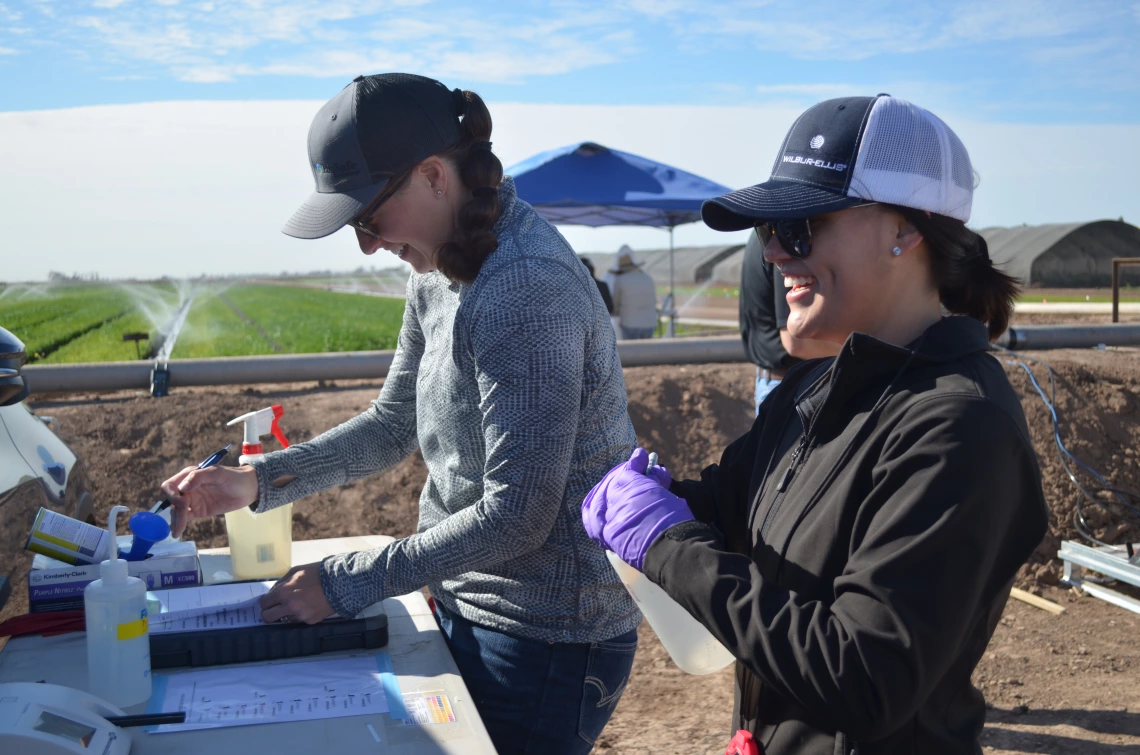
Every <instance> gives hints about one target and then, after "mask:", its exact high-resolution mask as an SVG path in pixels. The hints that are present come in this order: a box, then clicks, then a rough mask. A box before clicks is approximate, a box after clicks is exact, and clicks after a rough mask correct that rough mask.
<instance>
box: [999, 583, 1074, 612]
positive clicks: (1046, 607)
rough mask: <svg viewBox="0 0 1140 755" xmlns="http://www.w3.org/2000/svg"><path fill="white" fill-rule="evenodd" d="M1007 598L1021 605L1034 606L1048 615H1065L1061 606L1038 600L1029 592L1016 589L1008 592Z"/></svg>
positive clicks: (1049, 601) (1043, 599)
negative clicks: (1014, 599)
mask: <svg viewBox="0 0 1140 755" xmlns="http://www.w3.org/2000/svg"><path fill="white" fill-rule="evenodd" d="M1009 597H1011V598H1017V599H1018V600H1020V601H1021V602H1023V603H1028V604H1029V605H1031V606H1034V607H1036V608H1040V609H1041V610H1042V611H1048V612H1049V613H1053V614H1058V615H1059V614H1062V613H1065V607H1064V606H1062V605H1060V604H1058V603H1054V602H1053V601H1051V600H1045V598H1040V597H1038V596H1036V595H1034V594H1033V593H1031V592H1026V591H1025V590H1019V589H1018V588H1016V587H1015V588H1013V589H1012V590H1010V591H1009Z"/></svg>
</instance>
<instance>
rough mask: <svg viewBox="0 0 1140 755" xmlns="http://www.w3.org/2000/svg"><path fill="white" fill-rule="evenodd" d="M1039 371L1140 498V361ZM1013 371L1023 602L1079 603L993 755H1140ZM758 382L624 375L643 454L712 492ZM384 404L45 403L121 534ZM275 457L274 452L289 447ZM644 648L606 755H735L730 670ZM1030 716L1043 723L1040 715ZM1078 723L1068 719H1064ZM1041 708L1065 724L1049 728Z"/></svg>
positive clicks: (377, 494)
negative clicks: (1024, 471) (182, 482)
mask: <svg viewBox="0 0 1140 755" xmlns="http://www.w3.org/2000/svg"><path fill="white" fill-rule="evenodd" d="M1032 356H1036V357H1039V358H1044V359H1046V360H1048V361H1049V363H1050V364H1051V365H1053V367H1054V368H1055V369H1056V371H1057V374H1058V377H1059V381H1058V386H1057V408H1058V412H1059V415H1060V420H1061V431H1062V434H1063V437H1064V439H1065V442H1066V443H1067V444H1068V446H1069V448H1070V450H1071V451H1072V452H1073V453H1074V454H1076V455H1077V456H1079V457H1081V458H1082V459H1084V460H1085V461H1086V462H1088V463H1089V464H1090V465H1092V466H1093V467H1094V468H1096V469H1098V470H1099V471H1100V472H1102V473H1103V474H1104V475H1105V476H1106V477H1107V478H1108V479H1109V480H1110V481H1111V482H1112V483H1113V484H1115V485H1118V486H1120V487H1124V488H1132V489H1140V469H1138V468H1137V455H1136V453H1137V452H1136V449H1137V440H1140V422H1138V421H1137V420H1138V419H1140V416H1138V413H1140V351H1138V350H1134V349H1109V350H1106V351H1097V350H1094V349H1089V350H1063V351H1053V352H1035V353H1033V354H1032ZM1006 371H1007V373H1008V374H1009V376H1010V379H1011V381H1012V383H1013V385H1014V387H1015V388H1016V389H1017V391H1018V393H1019V394H1020V395H1021V396H1022V405H1023V407H1024V408H1025V413H1026V418H1027V420H1028V423H1029V428H1030V433H1031V435H1032V438H1033V443H1034V447H1035V449H1036V451H1037V454H1038V456H1039V458H1040V460H1041V465H1042V472H1043V478H1044V489H1045V495H1046V498H1047V501H1048V504H1049V507H1050V512H1051V522H1050V531H1049V535H1048V537H1047V538H1046V540H1045V541H1044V542H1043V543H1042V545H1041V547H1039V548H1038V550H1037V553H1036V554H1035V556H1034V558H1033V560H1032V562H1031V564H1029V565H1027V566H1026V567H1025V568H1024V569H1023V570H1022V574H1021V576H1020V579H1019V584H1021V585H1022V586H1023V587H1030V588H1032V589H1034V590H1036V591H1040V590H1042V589H1044V593H1045V595H1046V597H1049V598H1051V599H1053V600H1059V601H1062V602H1064V603H1065V604H1066V605H1067V606H1068V607H1069V611H1070V612H1069V614H1068V615H1066V616H1064V617H1054V616H1051V615H1049V614H1045V613H1044V612H1040V611H1037V609H1033V608H1028V607H1024V606H1022V605H1021V604H1011V605H1010V606H1009V607H1008V608H1007V609H1006V621H1005V622H1004V623H1003V624H1002V626H1001V627H999V631H998V636H997V637H995V640H994V643H992V644H991V648H990V652H989V653H988V655H987V657H986V658H985V659H984V660H983V661H982V664H981V666H980V667H979V669H978V672H977V674H976V681H977V683H978V684H980V685H983V686H984V690H985V693H986V696H987V699H989V700H991V701H993V702H994V703H995V704H996V705H998V706H1001V707H1000V708H998V709H996V710H994V711H993V713H994V719H995V720H994V721H993V722H992V723H991V724H990V726H989V728H987V733H986V738H985V739H984V743H985V744H986V745H987V747H986V750H987V752H1007V751H1014V750H1016V751H1024V750H1023V748H1025V749H1031V750H1032V751H1033V752H1042V753H1069V752H1091V751H1097V752H1099V751H1101V750H1093V749H1088V748H1095V747H1097V746H1098V745H1097V744H1094V742H1096V743H1103V745H1102V746H1104V747H1108V746H1109V745H1110V744H1115V745H1122V746H1125V747H1128V746H1132V747H1135V746H1138V745H1140V723H1138V721H1137V718H1136V716H1135V715H1134V714H1129V713H1127V712H1126V711H1124V712H1118V711H1119V710H1120V706H1129V707H1131V708H1132V709H1133V710H1135V709H1136V708H1137V707H1140V698H1137V696H1136V694H1135V691H1134V688H1135V685H1134V684H1133V683H1132V682H1131V681H1129V679H1130V675H1129V674H1128V673H1126V669H1127V668H1132V667H1134V666H1135V665H1136V664H1137V663H1140V658H1137V656H1136V653H1135V649H1134V645H1130V642H1131V638H1133V637H1134V636H1135V631H1136V629H1137V628H1138V622H1136V621H1135V618H1134V617H1133V618H1128V617H1132V614H1127V613H1125V612H1122V611H1120V610H1119V609H1116V608H1114V607H1112V606H1108V605H1107V604H1103V603H1100V602H1099V601H1095V600H1093V599H1091V598H1077V597H1075V596H1073V595H1071V594H1070V593H1068V592H1062V591H1061V590H1059V589H1057V588H1050V587H1044V588H1042V586H1041V583H1046V584H1047V583H1051V582H1054V581H1055V580H1056V577H1057V576H1058V574H1059V569H1058V568H1057V565H1056V562H1055V561H1053V560H1052V559H1053V555H1054V554H1055V552H1056V548H1057V545H1058V543H1059V542H1060V540H1061V539H1068V538H1073V537H1075V534H1074V531H1073V528H1072V524H1071V521H1072V511H1073V505H1074V501H1075V497H1074V496H1075V489H1074V488H1073V486H1072V485H1071V483H1069V482H1068V480H1067V479H1066V478H1065V477H1064V475H1063V472H1062V471H1061V468H1060V464H1059V462H1058V461H1057V452H1056V449H1055V446H1054V442H1053V435H1052V427H1051V423H1050V421H1049V415H1048V413H1047V410H1046V409H1045V407H1044V405H1043V404H1042V402H1041V400H1040V398H1039V397H1038V396H1037V394H1036V392H1035V391H1034V390H1033V388H1032V386H1031V384H1030V382H1029V378H1028V376H1027V375H1026V374H1025V373H1024V371H1022V370H1021V368H1020V367H1017V366H1014V365H1006ZM754 374H755V373H754V368H753V367H752V366H751V365H745V364H729V365H707V366H687V367H679V366H677V367H669V366H666V367H638V368H631V369H628V370H626V371H625V377H626V385H627V388H628V391H629V396H630V402H629V410H630V416H631V418H632V419H633V423H634V426H635V428H636V429H637V434H638V437H639V438H640V439H641V441H642V443H643V444H645V445H647V446H649V447H651V448H654V449H656V450H658V451H659V452H660V453H661V455H662V461H663V462H664V463H665V464H666V465H667V466H669V468H670V469H671V470H672V471H673V472H674V474H675V475H678V476H680V475H683V476H687V477H692V476H695V475H697V474H698V473H699V472H700V470H701V469H702V468H703V467H704V466H705V465H707V464H709V463H711V462H714V461H716V460H717V459H719V457H720V453H721V451H722V450H723V449H724V447H725V446H726V445H727V444H728V443H729V442H730V441H731V440H733V439H734V438H736V437H738V436H739V435H741V434H742V433H744V432H745V431H746V430H747V429H748V427H749V426H750V424H751V422H752V390H753V388H752V379H753V375H754ZM1036 374H1037V375H1038V379H1039V380H1040V381H1046V380H1047V376H1046V373H1045V371H1044V370H1043V369H1042V368H1037V369H1036ZM1043 384H1044V383H1043ZM378 389H379V383H368V382H353V383H342V384H340V385H331V384H330V385H314V384H312V383H307V384H286V385H279V386H262V387H259V388H257V389H241V388H237V387H220V388H203V389H181V390H176V391H174V392H173V393H172V394H171V395H170V396H169V397H167V398H164V399H152V398H150V397H149V396H147V395H145V394H144V393H142V392H131V391H125V392H118V393H108V394H102V395H94V394H91V395H68V396H58V397H39V398H37V400H35V401H34V402H33V408H34V409H35V410H36V411H37V412H39V413H41V414H48V415H52V416H55V417H56V418H58V420H59V421H60V424H61V427H62V429H61V433H60V434H61V435H62V436H63V437H64V439H65V440H66V441H67V442H68V443H69V444H70V445H71V447H72V448H73V449H74V450H75V451H76V452H77V453H78V454H79V455H80V457H81V458H83V459H84V460H85V461H86V464H87V467H88V470H89V473H90V476H91V479H92V492H93V494H94V496H95V499H96V501H97V504H98V506H97V510H98V515H99V516H100V517H103V518H105V517H106V512H107V511H108V509H109V508H110V506H112V505H114V504H119V503H121V504H125V505H128V506H131V507H132V508H140V507H143V506H148V505H150V504H151V503H153V502H154V500H155V498H156V496H157V493H158V484H159V483H160V482H161V481H162V480H163V479H164V478H165V477H167V476H169V475H170V474H173V473H174V472H176V471H177V470H178V469H180V468H181V467H183V466H186V465H188V464H192V463H196V462H197V461H199V460H200V459H202V458H205V457H206V456H207V455H209V454H210V453H212V452H213V451H215V450H217V449H218V448H220V447H221V446H224V445H225V444H227V443H232V442H239V441H240V435H239V434H238V433H237V432H235V428H229V427H226V426H225V422H226V421H227V420H229V419H230V418H232V417H236V416H238V415H240V414H243V413H245V412H247V411H250V410H252V409H256V408H260V407H264V406H268V405H271V404H282V405H284V407H285V416H284V419H283V420H282V425H283V427H284V429H285V432H286V434H287V435H288V436H289V438H290V440H292V441H293V442H300V441H303V440H307V439H309V438H312V437H314V436H315V435H317V434H318V433H320V432H323V431H324V430H326V429H328V428H330V427H332V426H334V425H336V424H337V423H339V422H342V421H343V420H345V419H348V418H349V417H351V416H354V415H355V414H357V413H359V412H360V411H363V410H364V409H366V408H367V406H368V402H369V401H370V400H371V399H373V398H374V397H375V396H376V393H377V391H378ZM269 447H270V448H275V447H276V446H275V445H274V442H273V441H269ZM235 451H236V449H235ZM236 457H237V454H236V453H234V454H232V455H231V457H230V459H229V460H228V463H231V464H233V463H236ZM425 474H426V471H425V468H424V465H423V461H422V459H421V458H420V457H419V455H418V454H416V455H415V456H413V457H411V458H409V459H406V460H405V461H404V462H402V463H401V464H399V465H398V466H396V467H395V468H393V469H391V470H388V471H387V472H384V473H381V474H378V475H374V476H372V477H369V478H366V479H364V480H359V481H357V482H354V483H351V484H348V485H345V486H342V487H339V488H336V489H334V490H329V491H325V492H324V493H321V494H318V495H315V496H312V497H311V498H309V499H306V500H305V501H303V502H302V503H300V504H299V505H298V506H296V507H294V518H295V523H294V537H296V538H298V539H301V538H305V539H312V538H324V537H337V536H345V535H357V534H375V533H383V534H390V535H394V536H402V535H407V534H409V533H411V532H413V531H414V530H415V526H416V520H417V502H418V499H419V491H420V488H421V487H422V485H423V481H424V478H425ZM1094 525H1095V526H1096V527H1097V532H1098V533H1099V534H1100V535H1102V536H1103V537H1105V538H1106V539H1107V538H1109V536H1110V535H1112V536H1115V537H1116V538H1117V541H1122V540H1123V539H1124V538H1129V539H1131V540H1133V541H1140V532H1136V531H1135V530H1120V529H1119V528H1117V531H1115V532H1113V531H1112V527H1113V524H1112V522H1110V521H1107V520H1103V521H1098V520H1094ZM224 534H225V533H224V525H223V524H222V521H221V520H218V521H216V522H203V521H199V522H196V523H194V524H193V525H192V528H191V530H190V536H191V537H193V538H194V539H195V540H196V541H197V542H198V543H199V545H200V546H201V547H210V546H219V545H224V543H225V536H224ZM24 561H30V554H26V553H24V552H22V551H15V550H12V549H9V550H8V551H5V552H0V568H3V569H4V570H5V571H9V570H11V569H12V568H13V567H14V566H15V565H17V564H21V563H23V562H24ZM14 588H15V589H14V594H13V598H12V600H11V601H10V605H9V607H8V608H7V609H6V610H5V611H4V612H2V613H0V620H2V619H3V618H6V617H7V616H10V615H13V614H15V613H20V612H23V611H24V610H26V608H27V593H26V589H25V587H24V586H23V585H22V584H16V585H15V586H14ZM640 636H641V647H640V648H639V650H638V654H637V659H636V661H635V666H634V671H633V674H632V676H631V678H630V684H629V688H628V691H627V692H626V693H625V695H624V696H623V698H622V700H621V703H620V704H619V705H618V708H617V711H616V713H615V715H614V718H613V720H612V721H611V723H610V725H609V726H608V727H607V729H606V730H605V732H603V735H602V737H601V739H600V740H599V741H598V745H597V748H596V751H599V752H611V753H648V752H653V753H673V752H675V753H690V752H712V751H720V750H722V749H723V747H724V743H725V742H726V741H727V736H728V734H729V732H728V726H729V722H730V716H731V710H732V675H731V669H725V670H724V671H721V672H719V673H717V674H712V675H709V676H705V677H690V676H686V675H684V674H682V673H681V672H680V671H679V670H678V669H677V668H676V666H674V665H673V664H672V662H671V661H669V660H668V657H667V655H666V654H665V651H664V650H663V648H662V647H661V645H660V643H658V642H657V640H656V638H655V637H654V635H653V634H652V632H651V631H650V630H649V629H648V627H647V626H645V625H643V626H642V627H641V630H640ZM1090 659H1093V660H1096V661H1097V663H1092V662H1090ZM1106 659H1107V660H1106ZM1030 661H1031V662H1030ZM1101 661H1103V663H1102V662H1101ZM1118 672H1121V673H1118ZM1023 705H1028V706H1030V707H1031V710H1030V711H1029V712H1028V713H1025V712H1024V711H1023V708H1022V706H1023ZM1062 707H1063V708H1066V710H1058V709H1059V708H1062ZM1037 708H1051V709H1052V710H1050V711H1041V712H1040V713H1039V712H1038V711H1037V710H1036V709H1037ZM1070 714H1071V715H1070ZM1071 720H1081V721H1086V722H1089V723H1088V726H1087V727H1086V728H1087V729H1088V730H1087V731H1086V730H1084V729H1079V730H1075V729H1074V727H1073V726H1070V725H1068V724H1067V723H1066V722H1067V721H1071ZM991 747H992V748H994V749H991ZM1103 751H1104V752H1108V751H1109V750H1107V749H1105V750H1103Z"/></svg>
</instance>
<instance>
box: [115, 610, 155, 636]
mask: <svg viewBox="0 0 1140 755" xmlns="http://www.w3.org/2000/svg"><path fill="white" fill-rule="evenodd" d="M148 627H149V622H148V619H147V617H146V611H143V617H142V618H141V619H139V620H138V621H128V622H127V623H126V624H120V625H119V639H120V640H133V639H135V638H136V637H142V636H143V635H144V634H146V631H147V629H148Z"/></svg>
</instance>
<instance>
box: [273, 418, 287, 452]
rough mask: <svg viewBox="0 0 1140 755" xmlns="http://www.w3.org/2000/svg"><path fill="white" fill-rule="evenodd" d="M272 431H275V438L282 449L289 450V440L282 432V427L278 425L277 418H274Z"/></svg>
mask: <svg viewBox="0 0 1140 755" xmlns="http://www.w3.org/2000/svg"><path fill="white" fill-rule="evenodd" d="M270 429H271V430H272V431H273V437H274V438H276V439H277V440H278V442H280V443H281V447H282V448H288V447H289V440H288V439H287V438H286V437H285V433H283V432H282V431H281V426H280V425H278V424H277V418H276V417H274V418H273V424H272V425H270Z"/></svg>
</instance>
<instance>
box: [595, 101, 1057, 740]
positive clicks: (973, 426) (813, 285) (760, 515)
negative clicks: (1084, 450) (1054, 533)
mask: <svg viewBox="0 0 1140 755" xmlns="http://www.w3.org/2000/svg"><path fill="white" fill-rule="evenodd" d="M973 190H974V171H973V168H972V166H971V164H970V158H969V155H968V154H967V152H966V149H965V147H964V146H963V145H962V142H961V141H960V140H959V139H958V137H957V136H956V135H955V134H954V132H953V131H951V130H950V128H949V127H947V126H946V124H945V123H943V122H942V121H941V120H939V119H938V118H937V117H935V116H934V115H933V114H932V113H930V112H928V111H926V110H924V109H922V108H920V107H917V106H915V105H913V104H911V103H909V102H906V101H904V100H901V99H898V98H894V97H890V96H888V95H879V96H876V97H846V98H842V99H835V100H828V101H826V102H822V103H820V104H818V105H815V106H814V107H812V108H810V109H809V110H807V112H805V113H804V114H802V115H801V116H800V117H799V118H798V119H797V120H796V121H795V123H794V124H793V126H792V128H791V130H790V131H789V133H788V135H787V137H786V138H785V141H784V143H783V146H782V147H781V149H780V153H779V155H778V156H777V158H776V163H775V166H774V168H773V171H772V176H771V178H770V179H769V180H768V181H766V182H764V183H762V184H759V185H757V186H753V187H751V188H747V189H741V190H739V191H735V192H732V193H729V194H726V195H724V196H721V197H718V198H716V199H712V200H710V201H708V202H705V204H704V207H703V210H702V215H703V218H704V221H705V223H707V224H708V225H709V226H710V227H712V228H713V229H715V230H720V231H736V230H743V229H746V228H752V227H755V229H756V230H755V232H756V233H757V234H758V236H759V239H760V241H761V242H762V243H763V244H764V255H765V257H766V258H767V259H768V260H770V261H771V262H772V263H774V264H775V265H776V266H777V267H778V268H779V270H780V273H781V274H782V276H783V279H784V285H785V287H786V290H787V300H788V304H789V305H790V309H791V313H790V316H789V317H788V331H789V332H790V333H791V334H792V335H793V336H795V337H797V338H812V339H817V340H821V341H829V342H831V343H834V344H836V345H837V346H839V347H840V351H839V354H838V355H837V356H835V357H833V358H824V359H813V360H808V361H806V362H803V363H802V364H798V365H796V366H795V367H793V368H792V369H791V370H790V371H789V373H788V375H787V377H786V378H785V379H784V380H783V381H782V382H781V383H780V385H779V386H777V387H776V389H775V390H774V391H773V392H772V394H771V397H770V398H769V400H767V401H765V402H764V404H763V405H762V406H761V409H760V416H759V417H758V418H757V420H756V422H755V423H754V424H753V426H752V429H751V430H749V432H748V433H747V434H746V435H744V436H743V437H742V438H740V439H738V440H737V441H735V442H734V443H733V444H732V445H730V446H729V447H728V449H727V450H725V452H724V454H723V455H722V456H721V460H720V463H719V464H714V465H712V466H710V467H708V468H707V469H705V470H704V471H703V472H702V473H701V478H700V479H699V480H685V481H672V482H669V483H668V484H667V485H666V484H665V483H666V482H667V478H665V477H664V475H660V474H655V475H653V476H646V475H644V474H643V472H644V471H645V465H646V453H645V451H644V450H642V449H637V450H636V451H635V452H634V454H633V455H632V456H631V458H630V460H629V461H628V462H626V463H624V464H620V465H618V466H617V467H615V468H614V469H613V470H611V471H610V472H609V473H608V474H607V475H606V476H605V477H604V478H603V479H602V480H601V481H600V482H599V483H598V484H597V485H596V486H595V487H594V489H593V490H592V491H591V492H590V494H589V495H588V496H587V497H586V499H585V501H584V503H583V507H582V517H583V521H584V524H585V526H586V530H587V532H589V533H590V535H591V537H593V538H594V539H595V540H596V541H597V542H598V543H599V544H601V545H602V546H603V547H606V548H610V549H611V550H613V551H614V552H616V553H617V554H618V555H619V556H620V557H621V558H622V559H624V560H625V561H627V562H628V563H630V564H632V565H633V566H635V567H637V568H638V569H641V570H642V571H644V573H645V574H646V575H647V576H648V577H649V579H650V580H652V581H653V582H655V583H656V584H658V585H660V586H661V587H662V588H663V589H664V590H665V591H666V592H667V593H668V594H669V595H670V596H671V597H673V598H674V599H675V600H677V601H678V602H679V603H680V604H681V605H683V606H684V607H685V608H686V609H687V610H688V611H689V612H690V613H691V614H692V615H693V616H694V617H696V618H697V620H699V621H700V622H701V623H702V624H703V625H704V626H705V627H707V628H708V629H709V631H710V632H711V633H712V634H713V635H714V636H715V637H716V638H717V639H718V640H719V641H720V642H721V643H723V644H724V646H725V647H726V648H728V649H729V650H730V651H731V652H732V654H733V655H734V656H735V657H736V659H737V664H736V700H735V706H734V715H733V719H734V729H736V730H737V734H736V736H735V737H734V738H733V742H732V743H731V744H730V748H729V751H730V752H732V751H734V750H735V751H737V752H746V751H753V752H755V751H757V747H758V746H759V747H763V748H764V751H765V752H766V753H767V755H793V754H794V755H836V754H837V753H843V755H852V754H853V753H858V754H859V755H887V754H891V755H895V754H898V755H902V754H903V753H907V754H908V755H909V754H916V755H919V754H920V755H950V754H951V753H953V754H955V755H957V754H959V753H961V754H963V755H965V754H966V753H971V754H973V753H980V752H981V746H980V744H979V736H980V735H981V732H982V725H983V722H984V720H985V715H986V706H985V702H984V700H983V698H982V694H981V692H979V691H978V690H977V689H975V688H974V687H973V686H972V685H971V683H970V675H971V673H972V672H973V670H974V668H975V666H976V665H977V663H978V661H979V659H980V658H981V657H982V653H983V652H984V651H985V648H986V645H987V643H988V642H989V640H990V637H991V636H992V635H993V632H994V628H995V627H996V625H997V622H998V619H999V618H1000V616H1001V613H1002V609H1003V607H1004V605H1005V602H1006V600H1007V598H1008V597H1009V590H1010V586H1011V583H1012V581H1013V578H1014V575H1015V574H1016V572H1017V569H1018V567H1019V566H1020V565H1021V564H1022V562H1023V561H1024V560H1025V559H1026V557H1028V556H1029V554H1030V553H1031V552H1032V550H1033V548H1034V547H1035V546H1036V545H1037V544H1038V543H1039V542H1040V541H1041V538H1042V537H1043V536H1044V534H1045V531H1046V521H1047V515H1046V509H1045V501H1044V496H1043V494H1042V492H1041V480H1040V471H1039V469H1038V465H1037V458H1036V456H1035V455H1034V451H1033V446H1032V444H1031V443H1030V440H1029V435H1028V431H1027V428H1026V424H1025V417H1024V415H1023V414H1022V410H1021V403H1020V401H1019V400H1018V397H1017V394H1016V393H1014V391H1013V389H1012V388H1011V387H1010V384H1009V381H1008V379H1007V378H1006V375H1005V372H1004V370H1003V369H1002V366H1001V364H1000V363H999V362H998V361H997V360H996V359H994V358H993V357H992V356H991V355H990V354H989V353H988V352H989V347H990V341H991V340H992V339H994V338H996V337H997V336H998V335H999V334H1001V333H1002V331H1004V330H1005V328H1006V324H1007V323H1008V320H1009V317H1010V314H1011V312H1012V310H1013V302H1014V298H1015V297H1016V295H1017V286H1016V285H1015V283H1014V281H1013V279H1012V278H1010V277H1009V276H1007V275H1005V274H1004V273H1002V272H1001V271H999V270H997V269H995V268H994V266H993V264H992V261H991V260H990V257H989V252H988V250H987V247H986V242H985V240H984V239H982V237H981V236H979V235H978V234H977V233H975V232H974V231H972V230H970V229H969V228H967V227H966V225H965V222H966V221H967V220H968V219H969V217H970V208H971V205H972V201H973Z"/></svg>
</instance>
